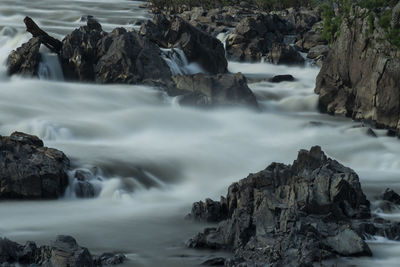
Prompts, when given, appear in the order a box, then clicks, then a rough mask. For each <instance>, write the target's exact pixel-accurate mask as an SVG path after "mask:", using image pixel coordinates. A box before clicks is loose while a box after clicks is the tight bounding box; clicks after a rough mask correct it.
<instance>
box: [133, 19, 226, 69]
mask: <svg viewBox="0 0 400 267" xmlns="http://www.w3.org/2000/svg"><path fill="white" fill-rule="evenodd" d="M140 33H141V34H142V35H144V36H146V37H147V38H149V39H150V40H152V41H153V42H155V43H157V44H158V45H159V46H160V47H164V48H171V47H179V48H181V49H182V50H183V52H184V53H185V55H186V57H187V59H188V60H189V62H196V63H198V64H199V65H200V66H201V67H203V69H204V70H205V71H207V72H209V73H211V74H218V73H225V72H226V71H227V65H228V63H227V61H226V59H225V50H224V47H223V45H222V43H221V42H220V41H219V40H218V39H216V38H215V37H212V36H210V35H208V34H207V33H205V32H203V31H201V30H199V29H197V28H196V27H194V26H192V25H191V24H190V23H188V22H187V21H185V20H184V19H182V18H180V17H172V18H170V19H169V18H167V17H166V16H165V15H163V14H159V15H155V16H154V18H153V21H148V22H146V23H145V24H144V25H142V27H141V29H140Z"/></svg>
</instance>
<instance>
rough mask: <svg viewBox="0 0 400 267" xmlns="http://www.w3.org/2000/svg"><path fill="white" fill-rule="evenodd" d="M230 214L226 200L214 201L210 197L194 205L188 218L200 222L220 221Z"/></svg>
mask: <svg viewBox="0 0 400 267" xmlns="http://www.w3.org/2000/svg"><path fill="white" fill-rule="evenodd" d="M227 216H228V213H227V206H226V201H224V200H223V199H221V201H219V202H218V201H213V200H211V199H209V198H207V199H206V201H205V202H203V201H199V202H195V203H193V205H192V211H191V212H190V214H189V216H188V218H189V219H193V220H195V221H200V222H220V221H222V220H225V219H226V218H227Z"/></svg>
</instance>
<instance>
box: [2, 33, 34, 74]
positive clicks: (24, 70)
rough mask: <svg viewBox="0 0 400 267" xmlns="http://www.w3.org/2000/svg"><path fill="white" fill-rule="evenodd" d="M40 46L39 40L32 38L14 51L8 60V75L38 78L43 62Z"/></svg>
mask: <svg viewBox="0 0 400 267" xmlns="http://www.w3.org/2000/svg"><path fill="white" fill-rule="evenodd" d="M40 44H41V42H40V39H39V38H31V39H30V40H29V41H28V42H26V43H24V44H22V46H21V47H19V48H17V49H16V50H14V51H12V52H11V53H10V55H9V56H8V59H7V68H8V70H7V72H8V75H14V74H20V75H25V76H37V75H38V68H39V63H40V60H41V55H40V53H39V48H40Z"/></svg>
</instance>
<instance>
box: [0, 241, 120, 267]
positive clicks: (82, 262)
mask: <svg viewBox="0 0 400 267" xmlns="http://www.w3.org/2000/svg"><path fill="white" fill-rule="evenodd" d="M125 259H126V257H125V255H122V254H114V253H104V254H102V255H101V256H100V257H98V258H95V259H93V257H92V255H91V254H90V252H89V250H88V249H87V248H85V247H81V246H79V245H78V243H77V242H76V240H75V238H73V237H72V236H65V235H60V236H57V238H56V240H54V241H52V242H51V244H50V245H49V246H41V247H38V246H37V245H36V243H34V242H31V241H28V242H27V243H26V244H25V245H20V244H18V243H15V242H12V241H10V240H8V239H6V238H0V264H2V265H1V266H8V265H9V266H15V265H16V264H24V265H28V264H30V265H29V266H43V267H72V266H74V267H97V266H109V265H117V264H121V263H123V262H124V261H125ZM18 266H19V265H18Z"/></svg>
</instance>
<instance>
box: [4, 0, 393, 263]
mask: <svg viewBox="0 0 400 267" xmlns="http://www.w3.org/2000/svg"><path fill="white" fill-rule="evenodd" d="M142 3H143V2H138V1H128V0H113V1H108V0H101V1H99V0H97V1H92V0H68V1H67V0H57V1H55V0H35V1H26V0H0V64H1V66H0V135H9V134H11V133H12V132H13V131H23V132H26V133H30V134H34V135H37V136H39V137H40V138H41V139H43V140H44V142H45V145H46V146H49V147H54V148H57V149H60V150H62V151H64V152H65V153H66V155H67V156H68V157H69V158H70V159H71V160H72V165H73V168H79V169H87V170H91V171H92V172H93V174H94V176H95V178H96V179H97V178H98V179H97V180H96V181H97V182H96V183H97V186H98V189H99V190H100V194H99V196H98V197H97V198H95V199H86V200H82V199H77V198H75V197H74V195H73V194H70V193H68V192H67V193H66V195H65V197H63V198H62V199H59V200H55V201H18V202H13V201H7V202H0V214H1V219H0V236H6V237H8V238H10V239H11V240H15V241H18V242H22V243H23V242H25V241H27V240H35V241H38V243H39V244H45V243H47V242H48V241H49V240H52V239H54V238H55V236H56V235H58V234H69V235H72V236H74V237H75V238H76V239H77V241H78V242H79V244H80V245H83V246H86V247H88V248H89V250H90V251H91V252H93V253H100V252H104V251H117V252H123V253H125V254H126V255H127V256H128V259H129V260H128V261H127V262H126V263H125V264H124V265H122V266H197V265H198V264H199V263H201V262H202V261H204V260H206V259H208V258H209V257H211V256H212V255H214V256H216V255H224V254H225V255H229V254H226V253H224V252H210V251H196V250H190V249H187V248H185V245H184V242H185V241H186V240H187V239H188V238H190V237H191V236H193V235H194V234H195V233H197V232H198V231H200V230H201V229H202V228H203V227H204V225H200V224H195V223H192V222H188V221H186V220H184V216H185V214H187V213H188V212H189V211H190V207H191V203H192V202H194V201H198V200H200V199H204V198H206V197H211V198H215V199H217V198H219V196H220V195H225V194H226V190H227V187H228V186H229V185H230V184H231V183H232V182H234V181H237V180H239V179H241V178H243V177H245V176H247V174H248V173H250V172H257V171H259V170H261V169H263V168H265V167H266V166H267V165H269V164H270V163H271V162H274V161H275V162H283V163H288V164H289V163H291V162H292V161H293V160H294V159H295V158H296V157H297V152H298V150H299V149H302V148H305V149H309V148H310V147H311V146H313V145H320V146H321V147H322V148H323V150H324V151H325V152H326V153H327V154H328V155H329V156H330V157H333V158H335V159H337V160H338V161H340V162H341V163H343V164H344V165H346V166H349V167H351V168H353V169H354V170H355V171H356V172H357V173H358V174H359V176H360V180H361V184H362V187H363V190H364V192H365V193H366V194H367V196H368V197H369V199H373V197H374V196H375V195H376V194H379V193H380V192H381V191H383V190H384V189H385V188H386V187H390V188H392V189H394V190H397V191H400V179H399V178H400V157H399V156H398V155H399V154H398V153H399V151H400V142H399V140H397V139H395V138H392V137H387V136H386V132H385V131H384V130H375V132H376V134H377V135H378V138H373V137H370V136H368V135H367V128H366V127H360V126H362V125H361V123H360V122H353V121H351V120H349V119H346V118H337V117H331V116H328V115H324V114H320V113H318V111H317V101H318V97H317V96H316V95H315V94H314V92H313V89H314V84H315V78H316V76H317V74H318V71H319V69H318V68H316V67H305V68H300V67H287V66H274V65H270V64H266V63H257V64H244V63H235V62H229V67H228V68H229V70H230V71H232V72H239V71H240V72H242V73H244V74H245V75H246V76H247V77H248V78H249V81H252V83H250V84H249V87H250V88H251V89H252V90H253V91H254V93H255V94H256V96H257V98H258V101H259V103H260V106H261V107H262V111H261V112H254V111H252V110H247V109H244V108H224V109H213V110H200V109H196V108H190V107H180V106H179V105H178V104H177V101H176V99H174V98H171V97H168V96H167V95H165V94H164V93H162V92H161V91H159V90H158V89H157V88H152V87H148V86H139V85H138V86H131V85H97V84H84V83H71V82H64V81H62V77H60V73H57V70H56V67H57V64H56V63H55V62H54V60H53V59H51V58H50V59H49V60H48V62H47V63H46V64H45V65H44V68H45V69H44V71H48V72H50V73H51V75H49V74H46V73H45V74H44V76H45V77H48V78H50V79H47V80H46V79H40V80H39V79H28V78H22V77H12V78H9V77H7V76H6V68H5V60H6V58H7V55H8V54H9V52H10V51H11V50H12V49H15V48H16V47H18V46H19V45H20V44H21V43H23V42H25V41H27V40H28V39H29V38H30V36H29V34H28V33H26V32H25V29H24V24H23V22H22V21H23V18H24V17H25V16H26V15H29V16H31V17H32V18H33V19H35V20H36V21H37V22H38V24H39V25H40V26H42V27H43V28H44V29H45V30H46V31H48V32H49V33H51V34H53V35H54V36H56V37H58V38H60V39H61V38H62V37H63V36H64V35H65V34H67V33H69V32H71V31H72V30H73V29H74V28H76V27H78V26H80V25H83V24H84V22H82V21H81V17H82V16H85V15H89V14H90V15H93V16H95V17H96V18H97V19H98V20H99V22H100V23H101V24H102V25H103V28H104V29H105V30H111V29H113V28H114V27H117V26H123V27H133V26H134V25H135V23H136V21H139V20H143V19H147V18H150V17H151V16H150V14H148V13H147V11H146V10H145V9H141V8H140V7H139V5H140V4H142ZM44 53H45V51H44ZM46 66H47V69H46ZM276 74H292V75H293V76H294V77H295V78H296V79H297V80H296V81H295V82H283V83H280V84H272V83H269V82H267V81H265V78H268V77H271V76H273V75H276ZM51 79H54V80H51ZM71 175H73V171H71ZM376 212H378V211H376ZM383 215H384V216H385V217H387V218H391V219H393V220H400V212H399V213H393V214H383ZM369 244H370V246H371V249H372V251H373V253H374V257H372V258H361V259H345V260H340V261H339V265H342V264H343V265H344V264H356V265H359V266H376V265H378V264H381V265H382V266H397V265H398V262H399V260H400V243H399V242H392V241H388V240H386V239H385V238H374V239H371V240H370V241H369ZM210 255H211V256H210Z"/></svg>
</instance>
